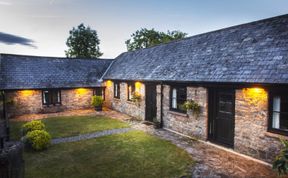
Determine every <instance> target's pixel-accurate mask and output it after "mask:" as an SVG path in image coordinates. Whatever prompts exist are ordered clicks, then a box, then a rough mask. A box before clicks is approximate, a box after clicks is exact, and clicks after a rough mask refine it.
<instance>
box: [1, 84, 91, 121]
mask: <svg viewBox="0 0 288 178" xmlns="http://www.w3.org/2000/svg"><path fill="white" fill-rule="evenodd" d="M92 95H93V89H84V88H79V89H66V90H61V103H62V104H61V105H56V106H49V107H48V106H45V105H43V104H42V91H41V90H18V91H7V92H6V102H7V113H8V117H14V116H19V115H23V114H36V113H50V112H60V111H64V110H72V109H82V108H91V105H90V103H91V97H92Z"/></svg>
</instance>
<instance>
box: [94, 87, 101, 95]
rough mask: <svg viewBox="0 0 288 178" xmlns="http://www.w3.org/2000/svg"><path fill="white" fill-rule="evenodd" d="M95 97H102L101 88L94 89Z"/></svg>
mask: <svg viewBox="0 0 288 178" xmlns="http://www.w3.org/2000/svg"><path fill="white" fill-rule="evenodd" d="M95 95H96V96H102V88H96V89H95Z"/></svg>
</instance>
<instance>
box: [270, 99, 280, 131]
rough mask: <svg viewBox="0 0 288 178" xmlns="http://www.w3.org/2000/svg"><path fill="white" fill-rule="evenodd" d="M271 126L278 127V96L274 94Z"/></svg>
mask: <svg viewBox="0 0 288 178" xmlns="http://www.w3.org/2000/svg"><path fill="white" fill-rule="evenodd" d="M272 119H273V120H272V128H274V129H279V128H280V97H279V96H275V97H274V98H273V116H272Z"/></svg>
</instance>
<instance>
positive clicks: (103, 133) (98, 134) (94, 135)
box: [51, 128, 132, 144]
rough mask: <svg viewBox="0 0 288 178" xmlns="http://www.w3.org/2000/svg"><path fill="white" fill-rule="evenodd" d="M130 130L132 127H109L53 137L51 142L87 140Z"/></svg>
mask: <svg viewBox="0 0 288 178" xmlns="http://www.w3.org/2000/svg"><path fill="white" fill-rule="evenodd" d="M130 130H132V128H123V129H111V130H104V131H99V132H94V133H88V134H81V135H77V136H72V137H64V138H55V139H52V141H51V143H52V144H59V143H66V142H77V141H81V140H87V139H91V138H97V137H102V136H106V135H113V134H119V133H125V132H128V131H130Z"/></svg>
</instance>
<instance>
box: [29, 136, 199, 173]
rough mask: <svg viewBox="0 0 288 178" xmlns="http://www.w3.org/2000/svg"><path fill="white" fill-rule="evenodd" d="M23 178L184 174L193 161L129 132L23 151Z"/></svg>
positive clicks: (170, 147) (158, 141)
mask: <svg viewBox="0 0 288 178" xmlns="http://www.w3.org/2000/svg"><path fill="white" fill-rule="evenodd" d="M24 159H25V167H26V177H27V178H51V177H53V178H66V177H68V178H90V177H91V178H92V177H93V178H97V177H99V178H106V177H109V178H112V177H115V178H128V177H132V178H141V177H143V178H144V177H145V178H148V177H155V178H162V177H163V178H168V177H181V176H184V175H187V174H188V172H187V170H189V168H191V166H192V165H193V163H194V162H193V160H192V159H191V157H190V156H189V155H188V153H187V152H185V151H184V150H182V149H180V148H178V147H176V146H175V145H173V144H172V143H170V142H168V141H164V140H161V139H159V138H156V137H154V136H151V135H148V134H146V133H144V132H141V131H130V132H127V133H124V134H115V135H110V136H105V137H100V138H96V139H90V140H85V141H80V142H74V143H62V144H59V145H53V146H51V147H50V148H49V149H48V150H46V151H43V152H25V154H24Z"/></svg>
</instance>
